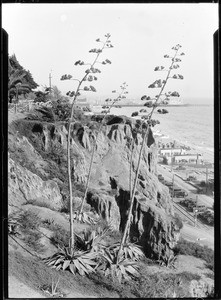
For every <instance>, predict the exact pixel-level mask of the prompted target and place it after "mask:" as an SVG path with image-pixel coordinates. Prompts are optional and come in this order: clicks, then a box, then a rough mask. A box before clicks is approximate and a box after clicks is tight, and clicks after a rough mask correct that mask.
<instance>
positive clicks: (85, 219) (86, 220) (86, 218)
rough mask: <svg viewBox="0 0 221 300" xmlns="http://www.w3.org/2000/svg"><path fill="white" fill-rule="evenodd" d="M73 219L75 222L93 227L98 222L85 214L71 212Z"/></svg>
mask: <svg viewBox="0 0 221 300" xmlns="http://www.w3.org/2000/svg"><path fill="white" fill-rule="evenodd" d="M73 219H74V220H75V221H77V222H80V223H86V224H89V225H95V224H96V223H97V221H98V220H96V219H95V218H92V217H91V216H89V215H88V214H87V213H86V212H79V211H74V212H73Z"/></svg>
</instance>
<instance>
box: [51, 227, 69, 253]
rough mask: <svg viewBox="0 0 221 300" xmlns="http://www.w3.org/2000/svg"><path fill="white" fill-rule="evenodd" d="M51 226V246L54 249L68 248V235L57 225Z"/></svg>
mask: <svg viewBox="0 0 221 300" xmlns="http://www.w3.org/2000/svg"><path fill="white" fill-rule="evenodd" d="M52 226H53V229H54V230H53V231H54V233H53V235H52V236H51V242H52V244H53V245H55V246H56V247H58V246H59V247H60V248H63V247H68V245H69V238H70V233H69V232H68V231H67V230H65V229H63V228H61V227H60V226H59V225H52Z"/></svg>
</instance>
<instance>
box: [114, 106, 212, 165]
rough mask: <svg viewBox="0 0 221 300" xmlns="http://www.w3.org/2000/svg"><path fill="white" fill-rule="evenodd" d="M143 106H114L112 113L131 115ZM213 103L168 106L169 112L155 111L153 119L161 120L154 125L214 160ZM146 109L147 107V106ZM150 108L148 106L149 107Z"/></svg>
mask: <svg viewBox="0 0 221 300" xmlns="http://www.w3.org/2000/svg"><path fill="white" fill-rule="evenodd" d="M142 108H143V107H122V108H115V107H114V108H112V109H111V113H112V114H116V115H126V116H128V117H129V116H131V113H132V112H134V111H139V110H140V109H142ZM213 108H214V107H213V105H195V106H194V105H193V106H168V107H166V109H167V110H168V112H169V113H168V114H163V115H162V114H159V113H157V112H155V113H154V114H153V119H157V120H159V121H160V124H158V125H156V126H155V127H154V131H157V132H158V133H160V134H163V135H164V136H167V137H169V138H170V139H174V140H176V141H178V142H180V143H182V144H185V145H187V146H189V147H191V149H192V150H193V151H192V152H195V153H196V152H198V153H201V154H203V158H204V161H207V162H211V163H213V162H214V109H213ZM145 109H146V107H145ZM147 110H148V108H147Z"/></svg>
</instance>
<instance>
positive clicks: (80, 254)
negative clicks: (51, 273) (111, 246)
mask: <svg viewBox="0 0 221 300" xmlns="http://www.w3.org/2000/svg"><path fill="white" fill-rule="evenodd" d="M96 260H97V253H96V252H89V251H81V250H76V249H74V250H73V249H72V250H71V249H70V247H64V248H63V249H61V248H60V252H58V253H55V254H54V255H52V256H51V257H48V258H44V259H43V261H44V262H45V263H46V264H47V265H48V266H51V267H52V268H55V269H56V270H60V269H62V270H66V269H69V270H70V271H71V272H72V273H73V274H77V273H78V274H80V275H81V276H85V275H86V274H89V273H91V272H94V269H95V267H97V265H98V262H97V261H96Z"/></svg>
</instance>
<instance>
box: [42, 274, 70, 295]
mask: <svg viewBox="0 0 221 300" xmlns="http://www.w3.org/2000/svg"><path fill="white" fill-rule="evenodd" d="M59 280H60V279H59V278H58V280H57V282H54V280H53V279H52V282H51V285H49V284H43V285H42V286H41V287H40V289H41V290H42V291H43V292H44V293H45V294H47V295H49V297H52V298H54V297H57V298H62V297H64V294H63V293H62V292H61V291H60V290H59V288H58V283H59Z"/></svg>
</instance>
